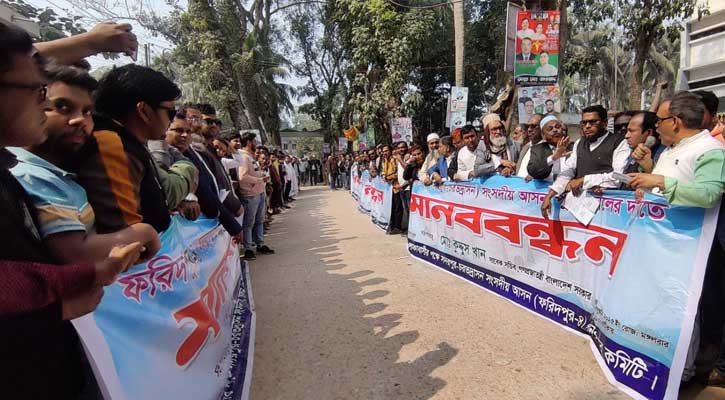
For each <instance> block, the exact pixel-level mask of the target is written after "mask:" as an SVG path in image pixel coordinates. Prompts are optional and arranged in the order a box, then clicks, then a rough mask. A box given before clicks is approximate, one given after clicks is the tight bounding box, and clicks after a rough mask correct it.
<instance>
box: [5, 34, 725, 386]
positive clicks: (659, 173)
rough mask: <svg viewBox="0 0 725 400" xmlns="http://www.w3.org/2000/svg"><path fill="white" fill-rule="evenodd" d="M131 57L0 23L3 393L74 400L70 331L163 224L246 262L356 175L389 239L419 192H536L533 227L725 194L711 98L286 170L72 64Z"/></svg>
mask: <svg viewBox="0 0 725 400" xmlns="http://www.w3.org/2000/svg"><path fill="white" fill-rule="evenodd" d="M136 45H137V44H136V39H135V36H133V34H132V33H131V32H130V27H128V26H127V25H123V24H112V23H106V24H100V25H98V26H97V27H96V28H94V29H93V30H91V31H89V32H88V33H85V34H82V35H78V36H75V37H72V38H66V39H61V40H57V41H53V42H46V43H35V44H34V43H33V41H32V39H31V37H30V36H29V35H28V34H27V33H26V32H25V31H23V30H20V29H18V28H15V27H13V26H10V25H6V24H2V23H0V54H2V55H1V56H0V75H1V76H0V93H2V95H3V98H4V99H6V101H3V102H2V104H0V123H1V124H2V125H3V127H4V129H3V130H2V132H0V181H1V182H0V207H1V208H2V212H3V218H0V232H3V239H4V241H5V243H4V246H2V248H1V250H0V260H1V261H0V269H2V271H3V279H2V280H0V289H1V290H0V320H2V322H3V324H5V326H8V327H12V329H4V330H3V333H2V335H1V336H0V341H1V342H2V343H3V345H2V346H0V348H1V349H2V352H1V353H0V360H2V361H0V365H2V367H1V368H0V373H2V374H3V376H5V378H6V379H4V381H5V382H6V384H3V385H2V389H1V390H2V392H3V394H5V395H6V396H9V398H49V397H51V396H53V397H56V398H61V399H63V398H77V397H78V396H79V395H86V396H89V395H88V394H87V393H88V391H91V392H92V391H93V390H95V389H94V388H95V387H94V384H93V380H92V374H90V370H89V368H88V367H87V365H84V357H83V352H82V350H81V347H80V345H79V342H78V338H77V335H76V334H75V331H74V329H73V327H72V326H71V325H70V323H69V321H70V320H71V319H73V318H77V317H79V316H82V315H84V314H87V313H89V312H91V311H93V310H94V309H95V308H96V307H97V305H98V304H99V302H100V301H101V297H102V295H103V286H105V285H109V284H111V283H113V282H114V279H115V277H116V276H117V275H118V274H119V273H121V272H123V271H125V270H126V269H127V268H128V267H129V266H131V265H134V264H136V263H138V262H144V261H147V260H149V259H151V258H152V257H153V256H154V255H155V254H156V252H157V251H158V250H159V248H160V240H159V235H160V233H162V232H163V231H165V230H166V229H167V228H168V227H169V225H170V223H171V218H172V216H173V215H174V214H178V215H180V216H182V217H183V218H185V219H187V220H189V221H195V220H197V219H198V218H200V217H201V215H202V214H203V215H204V216H205V217H206V218H212V219H218V221H219V223H220V224H221V225H222V226H223V227H224V229H225V230H226V231H227V232H228V233H229V235H230V236H231V237H232V238H233V240H234V241H235V242H236V243H238V244H239V245H240V246H242V247H243V254H242V257H243V258H244V259H245V260H254V259H255V258H256V257H257V255H260V254H273V253H274V250H273V249H272V248H270V247H269V246H268V245H267V244H266V242H265V233H266V232H267V230H268V229H269V227H270V225H269V223H270V222H271V220H272V218H274V216H275V215H277V214H279V213H281V212H283V211H284V210H285V209H288V208H291V206H290V204H291V203H293V202H294V201H295V197H296V195H297V193H298V192H299V188H300V186H302V185H306V184H308V185H316V184H318V183H325V184H328V185H329V186H330V188H331V189H333V190H335V189H338V188H345V189H349V188H350V174H351V172H352V171H353V170H356V171H357V173H358V174H362V172H363V171H365V170H367V171H369V173H370V175H371V176H372V177H377V176H380V177H381V178H382V179H384V180H385V181H387V182H389V183H390V184H391V185H392V188H393V193H394V196H393V202H392V207H393V209H392V217H391V221H390V227H389V230H388V233H389V234H403V235H404V234H406V231H407V221H408V214H409V209H410V193H411V187H412V185H413V183H414V182H416V181H419V182H420V183H421V184H423V185H436V186H438V185H442V184H444V183H445V182H448V181H470V180H472V179H475V178H484V179H485V178H486V177H490V176H494V175H501V176H504V177H513V176H518V177H521V178H524V179H525V180H527V181H530V180H533V179H537V180H541V181H547V182H549V183H550V186H549V190H548V193H547V195H546V198H545V199H544V201H543V204H542V206H541V213H542V215H543V216H544V217H546V218H548V217H549V213H550V212H551V209H552V200H553V199H554V198H561V196H563V195H564V194H566V193H568V192H574V193H575V194H579V193H582V192H587V191H589V192H594V193H599V194H601V193H602V192H603V191H605V190H612V189H618V190H634V191H636V196H638V197H641V196H642V195H643V194H644V193H645V192H651V193H654V194H657V195H660V196H663V197H664V198H665V199H666V200H667V201H669V202H670V203H672V204H677V205H684V206H691V207H701V208H713V207H718V206H719V205H720V200H721V197H722V193H723V187H724V186H725V139H723V136H722V134H723V123H722V121H721V119H720V118H719V117H718V116H717V109H718V98H717V97H716V96H715V95H714V94H713V93H711V92H706V91H694V92H681V93H677V94H676V95H674V96H673V97H672V98H670V99H667V100H664V101H662V102H661V104H658V105H657V107H656V112H653V111H645V110H632V111H624V112H619V113H617V114H616V115H614V116H613V124H612V128H611V129H608V126H609V125H608V119H609V114H608V112H607V110H606V109H605V108H604V107H602V106H601V105H592V106H589V107H586V108H584V109H583V110H582V115H581V129H582V135H581V137H580V138H578V139H574V138H572V137H570V136H569V135H568V129H567V125H566V124H564V123H563V122H562V121H561V120H560V119H559V118H558V117H557V116H556V115H555V114H553V113H551V114H547V115H543V114H534V115H532V116H531V117H530V119H529V120H528V121H526V123H524V124H521V125H519V126H516V127H515V129H514V130H513V132H511V133H510V134H509V132H508V131H507V129H506V126H505V123H504V121H502V119H501V118H500V116H499V115H497V114H488V115H485V116H483V117H482V118H481V130H480V131H479V130H478V129H477V128H476V127H474V126H473V125H466V126H463V127H461V128H457V129H455V130H453V131H452V132H451V133H450V134H449V135H439V134H436V133H431V134H429V135H427V137H426V141H425V143H422V144H411V145H408V143H407V142H396V143H393V144H392V145H389V144H380V145H377V146H375V147H374V148H370V149H367V150H364V151H358V152H353V153H351V154H346V155H329V156H327V157H326V158H324V159H322V160H319V159H317V157H316V156H314V155H311V156H306V157H303V158H302V159H298V158H297V157H294V156H292V155H290V154H285V153H284V152H283V151H281V150H278V149H273V148H270V147H265V146H263V145H262V144H261V143H260V141H259V138H258V137H257V135H256V134H254V133H245V134H237V133H227V134H222V123H221V120H220V119H219V117H218V116H217V112H216V110H215V109H214V107H212V106H211V105H209V104H206V103H202V104H183V105H180V104H177V101H178V100H179V99H180V98H181V96H182V92H181V90H180V89H179V87H178V86H177V85H176V84H174V82H172V81H171V80H169V79H168V78H166V77H165V76H164V75H163V74H161V73H160V72H158V71H155V70H153V69H150V68H147V67H142V66H138V65H135V64H129V65H125V66H122V67H117V68H114V69H112V70H111V71H109V72H108V73H107V74H105V75H104V76H103V77H102V78H101V79H100V80H98V81H97V80H96V79H94V78H93V77H91V75H90V74H89V73H88V71H87V70H86V69H85V67H87V64H86V63H83V62H82V60H83V58H84V57H87V56H89V55H92V54H96V53H100V52H127V53H128V52H131V51H133V49H135V46H136ZM7 99H12V101H7ZM721 216H722V213H721ZM724 238H725V222H723V217H721V220H720V221H719V222H718V230H717V235H716V238H715V240H714V242H713V246H712V250H711V254H710V258H709V261H708V269H707V275H706V278H705V285H704V290H703V296H702V300H701V303H700V308H699V315H698V317H697V318H696V326H695V333H694V334H693V341H692V343H691V347H690V354H689V356H688V362H687V365H686V368H685V373H684V375H683V382H686V383H690V382H693V381H696V379H695V375H696V367H697V366H698V365H701V364H703V363H707V361H710V365H712V364H713V363H714V368H712V369H711V370H708V371H707V372H708V375H707V376H706V377H705V378H706V382H707V383H708V384H711V385H717V386H725V345H722V346H721V342H722V339H723V337H724V335H723V322H725V321H724V319H723V315H722V308H721V306H722V304H723V303H724V301H725V298H724V297H723V296H725V274H723V273H722V271H721V268H720V266H721V264H722V261H723V259H725V257H724V256H723V254H724V253H723V242H722V240H723V239H724ZM698 354H699V355H700V357H699V360H697V359H696V356H697V355H698ZM708 358H710V360H708ZM713 360H714V362H713ZM38 376H42V377H44V378H43V379H44V384H42V385H38V384H37V382H36V381H35V379H36V377H38ZM89 398H93V395H92V394H91V395H90V397H89Z"/></svg>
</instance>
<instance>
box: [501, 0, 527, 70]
mask: <svg viewBox="0 0 725 400" xmlns="http://www.w3.org/2000/svg"><path fill="white" fill-rule="evenodd" d="M522 9H523V8H522V7H521V6H520V5H518V4H515V3H511V2H509V3H508V4H507V5H506V43H505V46H504V60H503V70H504V71H507V72H513V70H514V62H515V60H516V26H517V25H516V23H517V19H516V16H517V15H518V13H519V11H521V10H522Z"/></svg>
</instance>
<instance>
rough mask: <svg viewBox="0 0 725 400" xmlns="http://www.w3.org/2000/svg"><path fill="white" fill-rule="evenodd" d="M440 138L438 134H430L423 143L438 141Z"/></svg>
mask: <svg viewBox="0 0 725 400" xmlns="http://www.w3.org/2000/svg"><path fill="white" fill-rule="evenodd" d="M440 138H441V137H440V136H438V134H437V133H431V134H429V135H428V137H427V138H426V139H425V142H426V143H428V142H430V141H431V140H438V139H440Z"/></svg>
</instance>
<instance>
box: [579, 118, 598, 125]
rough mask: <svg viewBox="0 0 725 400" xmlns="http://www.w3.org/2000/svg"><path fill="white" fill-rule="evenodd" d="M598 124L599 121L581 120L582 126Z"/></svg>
mask: <svg viewBox="0 0 725 400" xmlns="http://www.w3.org/2000/svg"><path fill="white" fill-rule="evenodd" d="M599 122H601V119H586V120H584V119H583V120H581V124H582V126H587V125H596V124H598V123H599Z"/></svg>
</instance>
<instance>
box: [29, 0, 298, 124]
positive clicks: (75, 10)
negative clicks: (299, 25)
mask: <svg viewBox="0 0 725 400" xmlns="http://www.w3.org/2000/svg"><path fill="white" fill-rule="evenodd" d="M25 1H26V2H27V3H29V4H31V5H33V6H35V7H39V8H45V7H50V8H52V9H53V10H54V11H55V12H56V13H57V14H59V15H75V16H81V17H83V18H82V19H81V20H80V21H79V22H80V23H81V24H82V25H83V26H84V27H85V28H86V29H91V28H92V27H93V25H95V23H96V22H98V21H103V20H104V19H103V17H102V15H100V14H99V13H96V12H94V11H93V10H89V9H85V8H83V7H79V6H78V4H77V2H76V3H75V4H74V3H73V2H72V0H71V1H69V0H25ZM91 1H95V2H96V3H99V4H107V5H108V7H109V8H112V9H113V10H114V11H116V12H117V13H119V14H123V11H122V10H123V9H122V8H120V4H123V3H124V2H123V1H118V0H91ZM131 3H134V2H131ZM144 3H145V4H146V5H147V6H148V7H151V9H152V10H154V12H155V13H156V14H158V15H166V14H168V13H169V12H171V11H172V7H171V6H169V5H167V4H166V2H165V1H163V0H144ZM178 3H179V6H181V7H184V8H185V7H186V0H179V2H178ZM114 4H118V5H119V6H115V7H114V6H113V5H114ZM114 22H126V23H130V24H131V25H132V26H133V32H134V33H135V34H136V37H137V38H138V42H139V49H138V56H137V61H136V63H138V64H143V63H144V55H143V51H144V50H143V49H144V44H149V51H150V53H151V57H150V58H151V59H153V58H154V56H159V55H161V54H162V53H163V52H164V51H169V50H171V49H172V48H173V45H172V44H171V43H170V42H169V41H167V40H166V39H165V38H164V37H162V36H155V35H154V34H153V33H152V32H151V31H149V30H148V29H145V28H143V27H142V26H140V25H139V24H138V23H137V22H136V21H133V20H123V19H121V20H116V21H114ZM87 60H88V62H90V64H91V67H92V68H93V69H96V68H102V67H109V66H113V65H125V64H128V63H131V62H134V61H133V60H132V59H131V58H130V57H128V56H126V55H121V56H120V57H119V58H118V59H116V60H108V59H105V58H104V57H103V56H101V55H97V56H92V57H88V58H87ZM293 61H294V60H293ZM282 82H284V83H287V84H290V85H292V86H295V87H298V86H301V85H304V84H305V83H306V81H305V79H302V78H299V77H297V76H294V75H293V74H291V75H290V77H289V78H288V79H285V80H282ZM308 101H309V99H297V98H292V104H293V105H294V106H295V107H298V106H300V105H302V104H304V103H306V102H308ZM288 117H289V116H288Z"/></svg>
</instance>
